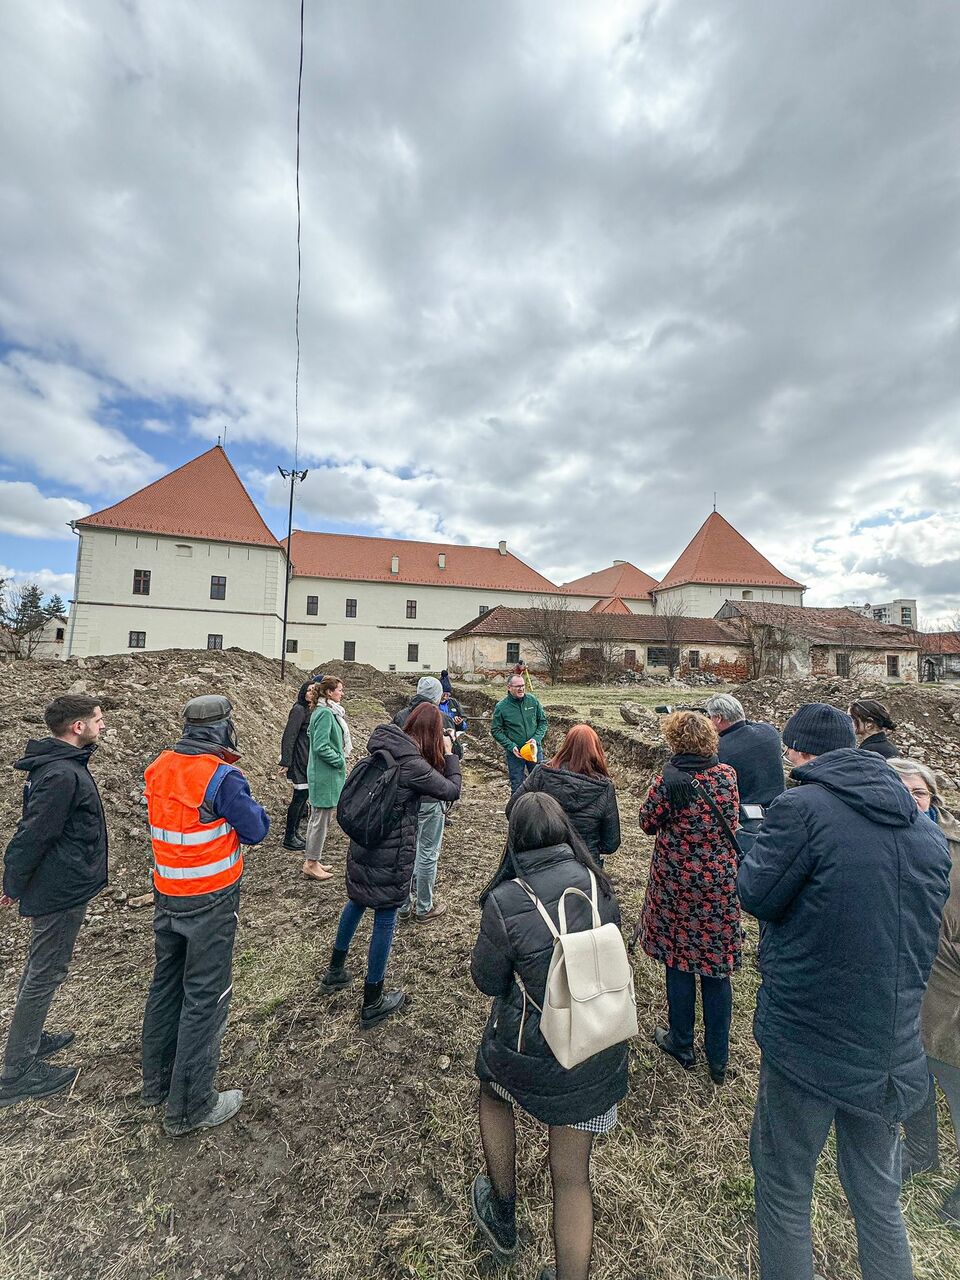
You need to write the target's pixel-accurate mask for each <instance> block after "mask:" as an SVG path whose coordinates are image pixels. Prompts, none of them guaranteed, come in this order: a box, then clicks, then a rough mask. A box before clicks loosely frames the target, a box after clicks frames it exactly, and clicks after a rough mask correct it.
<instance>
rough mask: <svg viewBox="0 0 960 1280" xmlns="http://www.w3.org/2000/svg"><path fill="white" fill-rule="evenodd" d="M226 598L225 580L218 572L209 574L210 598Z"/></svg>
mask: <svg viewBox="0 0 960 1280" xmlns="http://www.w3.org/2000/svg"><path fill="white" fill-rule="evenodd" d="M226 598H227V580H226V578H222V577H221V576H220V574H219V573H214V574H211V575H210V599H211V600H226Z"/></svg>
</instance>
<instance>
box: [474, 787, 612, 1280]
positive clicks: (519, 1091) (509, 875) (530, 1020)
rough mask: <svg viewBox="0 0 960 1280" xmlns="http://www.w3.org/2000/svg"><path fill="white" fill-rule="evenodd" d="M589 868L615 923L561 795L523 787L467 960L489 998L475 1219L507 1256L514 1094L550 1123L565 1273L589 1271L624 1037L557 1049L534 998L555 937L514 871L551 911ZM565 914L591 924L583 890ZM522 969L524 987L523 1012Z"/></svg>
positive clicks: (583, 885)
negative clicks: (582, 1051)
mask: <svg viewBox="0 0 960 1280" xmlns="http://www.w3.org/2000/svg"><path fill="white" fill-rule="evenodd" d="M588 868H589V869H590V870H588ZM590 871H592V872H593V874H594V876H595V878H596V881H597V885H598V907H599V913H600V918H601V921H602V922H603V923H604V924H607V923H610V922H613V923H614V924H616V925H617V926H619V925H620V908H619V906H618V905H617V900H616V898H615V897H614V894H613V889H612V887H611V885H610V881H609V880H608V879H607V877H606V876H605V875H604V873H603V871H602V870H601V869H600V867H599V866H598V865H597V863H596V861H595V859H594V858H593V856H592V855H591V854H590V853H589V851H588V850H587V848H586V846H585V845H584V843H583V841H582V840H581V839H580V837H579V835H577V833H576V831H575V830H574V829H573V826H572V824H571V822H570V819H569V818H568V817H567V816H566V814H565V813H564V812H563V810H562V809H561V807H560V805H559V804H558V803H557V801H556V800H554V799H553V798H552V797H551V796H545V795H527V796H522V797H519V798H518V799H517V802H516V804H515V805H514V806H513V810H512V813H511V815H510V834H509V839H508V843H507V851H506V853H505V854H504V857H503V861H502V862H501V864H500V867H499V869H498V871H497V873H496V875H495V876H494V878H493V880H492V881H491V883H490V885H489V886H488V888H487V889H486V890H485V891H484V893H483V895H482V897H481V899H480V902H481V905H482V907H483V916H482V919H481V922H480V936H479V938H478V939H477V943H476V946H475V947H474V949H473V957H472V960H471V963H470V972H471V974H472V976H473V980H474V982H475V983H476V985H477V986H478V987H479V988H480V990H481V991H483V992H484V993H485V994H486V995H489V996H494V997H495V999H494V1004H493V1009H492V1011H491V1014H490V1018H489V1020H488V1022H487V1026H486V1029H485V1030H484V1033H483V1039H482V1041H481V1044H480V1049H479V1051H478V1053H477V1062H476V1071H477V1075H478V1076H479V1078H480V1137H481V1140H482V1142H483V1152H484V1156H485V1158H486V1163H487V1174H488V1176H486V1177H484V1176H483V1175H478V1176H477V1178H476V1179H475V1180H474V1183H473V1188H472V1193H471V1195H472V1205H473V1215H474V1220H475V1221H476V1223H477V1226H478V1227H479V1229H480V1231H481V1233H482V1235H483V1236H484V1238H485V1239H486V1241H487V1243H488V1244H489V1245H490V1246H491V1247H492V1248H493V1250H494V1252H495V1254H496V1255H497V1256H498V1257H499V1258H500V1259H501V1260H505V1259H508V1258H510V1257H512V1256H513V1254H514V1253H515V1252H516V1248H517V1235H516V1182H515V1177H516V1150H515V1146H516V1131H515V1127H514V1116H513V1107H514V1104H517V1105H519V1106H521V1107H522V1108H523V1109H524V1110H525V1111H527V1112H529V1113H530V1114H531V1115H532V1116H535V1117H536V1118H537V1119H538V1120H541V1121H542V1122H543V1123H544V1124H547V1125H549V1126H550V1133H549V1144H550V1173H551V1179H552V1183H553V1239H554V1247H555V1250H556V1257H557V1265H558V1271H559V1274H560V1275H561V1276H563V1277H564V1280H586V1276H587V1272H588V1270H589V1267H590V1254H591V1250H592V1241H593V1198H592V1195H591V1191H590V1153H591V1149H592V1146H593V1138H594V1135H595V1134H597V1133H607V1132H609V1130H610V1129H611V1128H613V1126H614V1124H616V1119H617V1103H618V1102H619V1101H620V1099H621V1098H623V1097H624V1095H625V1094H626V1092H627V1045H626V1043H623V1044H618V1045H614V1046H612V1047H611V1048H609V1049H604V1050H603V1051H602V1052H601V1053H597V1054H594V1056H593V1057H592V1058H588V1059H587V1060H586V1061H585V1062H581V1063H580V1064H579V1065H578V1066H576V1067H572V1068H570V1069H569V1070H568V1069H567V1068H565V1067H562V1066H561V1065H560V1063H559V1062H558V1061H557V1059H556V1058H555V1057H554V1055H553V1053H552V1052H551V1050H550V1047H549V1046H548V1044H547V1042H546V1041H545V1040H544V1038H543V1036H542V1035H541V1033H540V1017H539V1012H538V1010H537V1009H536V1008H535V1007H534V1003H533V1002H534V1001H535V1002H536V1004H537V1005H542V1004H543V999H544V991H545V988H546V983H547V971H548V969H549V966H550V960H551V957H552V955H553V938H552V937H551V936H550V933H549V931H548V929H547V926H546V924H545V923H544V921H543V920H542V919H541V917H540V914H539V912H538V911H537V908H536V906H535V905H534V903H533V902H532V900H531V899H530V897H529V896H528V894H527V893H526V892H525V891H524V890H523V889H522V888H521V886H520V885H518V884H514V883H513V879H514V877H520V878H522V879H523V880H524V881H525V882H526V883H527V884H529V885H530V887H531V889H532V890H533V891H534V893H535V894H536V896H537V897H538V898H539V900H540V902H541V903H542V904H543V905H544V907H546V909H547V911H548V912H549V913H550V915H551V917H552V918H553V919H554V920H556V919H557V918H558V903H559V901H560V898H561V897H562V895H563V892H564V890H565V889H569V888H577V889H581V890H583V892H585V893H586V894H587V895H589V894H590V890H591V882H590ZM567 915H568V920H569V922H570V927H571V928H572V929H582V928H584V927H589V924H590V920H591V916H590V909H589V906H588V905H587V903H585V902H584V901H583V899H582V898H579V897H578V896H576V895H572V896H571V897H568V898H567ZM518 978H519V980H520V981H522V983H523V985H524V987H525V988H526V991H527V993H528V995H529V1001H528V1002H527V1009H526V1014H524V997H523V993H522V991H521V989H520V986H519V984H518V982H517V979H518ZM541 1274H542V1276H549V1275H551V1274H552V1272H550V1271H549V1270H547V1271H545V1272H543V1273H541Z"/></svg>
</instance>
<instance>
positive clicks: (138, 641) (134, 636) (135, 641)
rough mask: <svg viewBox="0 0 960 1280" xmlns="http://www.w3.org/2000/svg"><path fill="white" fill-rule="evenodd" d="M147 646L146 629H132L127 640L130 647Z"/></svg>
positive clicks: (140, 647)
mask: <svg viewBox="0 0 960 1280" xmlns="http://www.w3.org/2000/svg"><path fill="white" fill-rule="evenodd" d="M146 647H147V633H146V632H145V631H131V632H130V638H129V639H128V641H127V648H128V649H145V648H146Z"/></svg>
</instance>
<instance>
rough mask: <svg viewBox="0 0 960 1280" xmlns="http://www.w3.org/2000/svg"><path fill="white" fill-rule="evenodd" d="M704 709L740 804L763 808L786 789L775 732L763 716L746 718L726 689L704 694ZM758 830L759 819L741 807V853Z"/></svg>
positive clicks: (747, 847) (781, 756) (739, 843)
mask: <svg viewBox="0 0 960 1280" xmlns="http://www.w3.org/2000/svg"><path fill="white" fill-rule="evenodd" d="M706 709H707V715H708V716H709V717H710V719H711V720H712V721H713V725H714V728H715V729H716V731H717V733H718V734H719V735H720V746H719V747H718V748H717V757H718V759H719V760H720V763H721V764H728V765H730V767H731V768H732V769H733V770H734V771H735V772H736V775H737V790H738V791H739V792H740V804H741V805H745V804H749V805H760V806H761V807H762V808H764V809H765V808H766V807H767V805H768V804H772V803H773V801H774V800H776V798H777V796H778V795H780V794H781V792H783V791H784V790H786V783H785V781H784V777H783V754H782V751H783V747H782V743H781V741H780V734H779V732H778V731H777V730H776V729H775V728H774V727H773V725H772V724H767V723H766V722H765V721H763V720H758V721H754V720H748V719H747V713H746V712H745V711H744V709H743V703H741V702H740V701H739V700H738V699H737V698H734V697H733V696H732V695H731V694H729V693H718V694H715V695H714V696H713V697H712V698H708V699H707V701H706ZM759 831H760V820H759V819H758V818H751V817H748V815H747V814H745V813H744V812H743V810H742V808H741V811H740V826H739V827H738V828H737V844H738V845H739V846H740V851H741V853H746V852H747V850H748V849H752V848H753V842H754V841H755V840H756V838H757V834H758V833H759Z"/></svg>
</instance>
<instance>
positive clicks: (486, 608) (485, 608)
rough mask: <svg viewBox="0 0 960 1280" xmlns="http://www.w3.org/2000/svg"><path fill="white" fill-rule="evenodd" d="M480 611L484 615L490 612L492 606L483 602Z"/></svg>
mask: <svg viewBox="0 0 960 1280" xmlns="http://www.w3.org/2000/svg"><path fill="white" fill-rule="evenodd" d="M479 612H480V616H481V617H482V616H483V615H484V614H485V613H489V612H490V606H489V605H488V604H482V605H481V606H480V610H479Z"/></svg>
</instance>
